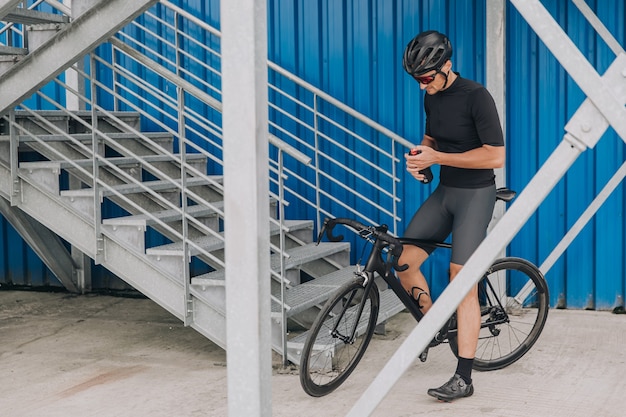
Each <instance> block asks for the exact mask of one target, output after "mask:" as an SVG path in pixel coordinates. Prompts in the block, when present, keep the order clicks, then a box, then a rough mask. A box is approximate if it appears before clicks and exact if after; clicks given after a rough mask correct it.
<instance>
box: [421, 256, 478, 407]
mask: <svg viewBox="0 0 626 417" xmlns="http://www.w3.org/2000/svg"><path fill="white" fill-rule="evenodd" d="M462 267H463V265H459V264H455V263H450V280H453V279H454V277H456V275H457V274H458V273H459V271H460V270H461V268H462ZM457 329H458V334H457V341H458V348H459V351H458V353H459V359H458V362H457V367H456V371H455V373H454V376H453V377H452V378H451V379H450V380H449V381H448V382H446V383H445V384H443V385H442V386H441V387H439V388H433V389H429V390H428V394H429V395H431V396H433V397H435V398H437V399H439V400H444V401H452V400H454V399H457V398H462V397H469V396H470V395H472V394H473V393H474V386H473V385H472V366H473V365H474V356H475V354H476V346H477V344H478V334H479V332H480V305H479V303H478V290H477V287H476V286H474V287H473V288H472V290H471V291H470V292H469V294H467V296H465V298H464V299H463V301H461V304H459V307H458V308H457Z"/></svg>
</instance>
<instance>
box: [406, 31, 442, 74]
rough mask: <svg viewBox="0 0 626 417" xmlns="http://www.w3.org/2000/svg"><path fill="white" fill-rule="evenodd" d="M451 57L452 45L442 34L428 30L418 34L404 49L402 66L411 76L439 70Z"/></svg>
mask: <svg viewBox="0 0 626 417" xmlns="http://www.w3.org/2000/svg"><path fill="white" fill-rule="evenodd" d="M451 57H452V45H451V44H450V40H449V39H448V37H447V36H446V35H444V34H443V33H439V32H437V31H435V30H429V31H426V32H422V33H420V34H418V35H417V36H416V37H415V38H413V39H412V40H411V42H409V43H408V45H407V46H406V48H405V49H404V56H403V57H402V66H403V67H404V70H405V71H406V72H408V73H409V74H411V75H412V76H419V75H421V74H424V73H427V72H428V71H432V70H437V71H438V70H440V69H441V67H442V66H443V64H445V62H446V61H447V60H448V59H450V58H451Z"/></svg>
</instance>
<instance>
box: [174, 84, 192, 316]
mask: <svg viewBox="0 0 626 417" xmlns="http://www.w3.org/2000/svg"><path fill="white" fill-rule="evenodd" d="M176 94H177V95H178V153H179V154H180V187H181V188H180V201H181V208H180V209H181V212H182V234H183V236H182V237H183V239H182V241H183V263H182V265H183V270H182V275H183V276H182V279H183V285H184V288H185V291H184V293H183V294H184V295H183V297H184V300H183V302H184V306H183V308H184V310H183V311H184V312H185V317H184V324H185V326H189V325H190V324H191V322H192V321H193V305H192V303H193V301H192V300H191V292H190V287H191V278H190V273H189V262H191V255H190V254H189V220H188V219H187V168H186V165H187V149H186V148H187V146H186V144H185V130H186V129H185V90H183V88H182V87H177V88H176Z"/></svg>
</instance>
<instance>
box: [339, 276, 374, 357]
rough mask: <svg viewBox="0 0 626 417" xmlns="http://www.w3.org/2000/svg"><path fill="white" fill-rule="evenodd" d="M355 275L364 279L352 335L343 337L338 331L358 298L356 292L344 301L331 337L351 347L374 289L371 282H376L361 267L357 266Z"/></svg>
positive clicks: (351, 331)
mask: <svg viewBox="0 0 626 417" xmlns="http://www.w3.org/2000/svg"><path fill="white" fill-rule="evenodd" d="M354 275H356V276H358V277H361V278H363V288H364V290H363V296H362V298H361V300H360V301H359V306H358V311H357V314H356V316H355V317H356V318H357V319H356V320H354V323H353V325H352V328H351V329H350V334H349V335H343V334H341V333H340V332H339V331H338V330H337V327H338V326H339V323H341V321H342V319H343V316H344V315H345V314H346V312H347V311H348V309H349V306H350V305H351V304H352V301H353V300H354V297H355V296H356V291H357V290H354V291H352V293H351V294H350V296H349V297H348V298H347V299H346V300H344V301H343V306H342V307H343V308H342V309H341V311H340V313H339V316H338V317H337V320H336V321H335V325H334V326H333V328H332V330H331V332H330V335H331V336H332V337H334V338H337V339H339V340H341V341H342V342H344V343H345V344H347V345H351V344H353V343H354V340H355V337H356V331H357V327H358V325H359V318H360V317H361V314H362V313H363V310H364V309H365V302H366V301H367V298H368V297H367V295H368V294H369V292H370V291H371V288H372V284H371V283H370V281H372V282H373V281H374V280H373V278H372V277H370V276H369V275H368V273H367V272H365V271H363V270H362V269H361V266H360V265H357V270H356V271H355V273H354Z"/></svg>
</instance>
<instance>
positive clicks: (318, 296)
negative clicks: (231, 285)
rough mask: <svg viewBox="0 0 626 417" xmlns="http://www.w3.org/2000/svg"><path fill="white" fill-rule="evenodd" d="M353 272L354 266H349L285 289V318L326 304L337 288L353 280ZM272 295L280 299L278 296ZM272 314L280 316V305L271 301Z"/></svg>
mask: <svg viewBox="0 0 626 417" xmlns="http://www.w3.org/2000/svg"><path fill="white" fill-rule="evenodd" d="M355 271H356V266H354V265H351V266H348V267H345V268H342V269H339V270H337V271H335V272H332V273H330V274H327V275H324V276H321V277H319V278H316V279H313V280H311V281H308V282H305V283H304V284H300V285H296V286H294V287H291V288H287V290H286V291H285V306H286V308H287V317H290V316H293V315H295V314H298V313H300V312H302V311H304V310H307V309H309V308H311V307H314V306H316V305H318V304H322V303H324V302H326V300H328V298H329V297H330V296H331V295H332V294H333V293H334V292H335V291H337V289H338V288H339V287H341V286H342V285H343V284H345V283H346V282H348V281H349V280H351V279H353V278H354V273H355ZM273 295H274V297H276V298H278V299H280V294H273ZM272 314H281V308H280V304H279V303H278V302H276V301H274V300H272Z"/></svg>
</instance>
